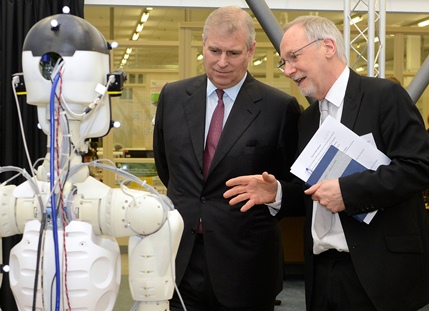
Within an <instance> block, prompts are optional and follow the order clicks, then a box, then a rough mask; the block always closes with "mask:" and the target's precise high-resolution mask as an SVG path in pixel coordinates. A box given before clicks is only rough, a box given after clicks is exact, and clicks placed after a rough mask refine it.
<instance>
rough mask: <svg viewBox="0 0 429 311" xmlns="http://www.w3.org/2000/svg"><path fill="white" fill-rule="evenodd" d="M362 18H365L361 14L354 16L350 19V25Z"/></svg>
mask: <svg viewBox="0 0 429 311" xmlns="http://www.w3.org/2000/svg"><path fill="white" fill-rule="evenodd" d="M362 20H363V18H362V16H361V15H359V16H356V17H353V18H352V19H351V20H350V25H353V24H357V23H359V22H361V21H362Z"/></svg>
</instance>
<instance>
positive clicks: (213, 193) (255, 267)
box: [154, 73, 300, 307]
mask: <svg viewBox="0 0 429 311" xmlns="http://www.w3.org/2000/svg"><path fill="white" fill-rule="evenodd" d="M206 87H207V77H206V75H202V76H198V77H194V78H190V79H186V80H182V81H178V82H173V83H169V84H167V85H165V86H164V88H163V89H162V91H161V94H160V97H159V101H158V108H157V113H156V120H155V129H154V155H155V162H156V167H157V170H158V174H159V177H160V178H161V180H162V182H163V183H164V184H165V185H166V187H167V195H168V197H169V198H170V199H171V200H172V201H173V203H174V206H175V208H177V209H178V211H179V212H180V214H181V215H182V217H183V219H184V223H185V228H184V232H183V236H182V240H181V243H180V247H179V251H178V254H177V258H176V276H177V280H176V281H177V283H180V281H181V279H182V277H183V274H184V272H185V270H186V267H187V265H188V261H189V258H190V256H191V252H192V247H193V245H194V240H195V236H196V235H195V233H196V229H197V226H198V223H199V219H200V217H201V218H202V221H203V230H204V232H203V234H204V246H205V250H206V256H207V265H208V268H209V273H210V279H211V282H212V285H213V289H214V292H215V294H216V297H217V298H218V300H219V301H220V302H221V303H222V304H223V305H225V306H229V307H243V306H248V305H257V304H259V303H266V302H270V301H271V302H272V301H273V299H275V296H276V295H277V293H279V292H280V291H281V288H282V276H283V275H282V265H283V260H282V249H281V236H280V230H279V225H278V221H277V219H276V218H274V217H272V216H271V215H270V213H269V210H268V208H267V206H265V205H262V206H255V207H253V208H252V209H251V210H250V211H248V212H246V213H242V212H240V210H239V209H240V207H241V206H242V205H241V204H240V205H236V206H230V205H229V204H228V200H225V199H224V198H223V193H224V192H225V191H226V190H227V187H226V186H225V182H226V181H227V180H228V179H230V178H233V177H237V176H241V175H248V174H261V173H262V172H264V171H268V172H276V173H278V174H280V175H281V176H284V177H285V178H286V179H290V175H289V174H290V173H289V168H290V165H291V163H292V161H293V159H294V156H295V152H296V143H297V122H298V118H299V114H300V110H299V106H298V102H297V101H296V99H295V98H294V97H291V96H289V95H287V94H285V93H283V92H281V91H279V90H277V89H275V88H272V87H270V86H268V85H265V84H263V83H261V82H259V81H257V80H255V79H254V78H253V77H252V76H251V75H250V74H249V73H248V75H247V78H246V80H245V82H244V84H243V86H242V88H241V90H240V92H239V94H238V96H237V99H236V101H235V103H234V106H233V108H232V111H231V113H230V115H229V117H228V120H227V122H226V124H225V126H224V129H223V131H222V136H221V138H220V141H219V144H218V146H217V149H216V153H215V155H214V158H213V162H212V165H211V168H210V171H209V175H208V177H207V180H206V181H205V180H204V176H203V172H202V168H203V150H204V126H205V113H206Z"/></svg>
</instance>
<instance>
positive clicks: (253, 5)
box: [246, 0, 283, 54]
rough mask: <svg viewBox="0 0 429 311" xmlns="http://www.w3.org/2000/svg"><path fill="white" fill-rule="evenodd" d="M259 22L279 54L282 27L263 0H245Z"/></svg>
mask: <svg viewBox="0 0 429 311" xmlns="http://www.w3.org/2000/svg"><path fill="white" fill-rule="evenodd" d="M246 2H247V5H248V6H249V8H250V10H252V12H253V14H254V15H255V17H256V19H257V20H258V22H259V24H261V26H262V28H263V29H264V31H265V33H266V34H267V36H268V38H269V39H270V41H271V43H272V44H273V46H274V48H275V49H276V51H277V53H279V54H280V42H281V41H282V38H283V29H282V27H280V25H279V23H278V22H277V20H276V17H275V16H274V14H273V12H272V11H271V9H270V8H269V7H268V5H267V4H266V3H265V1H264V0H246Z"/></svg>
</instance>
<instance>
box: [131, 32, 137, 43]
mask: <svg viewBox="0 0 429 311" xmlns="http://www.w3.org/2000/svg"><path fill="white" fill-rule="evenodd" d="M138 38H139V33H138V32H135V33H134V34H133V37H132V38H131V40H133V41H137V40H138Z"/></svg>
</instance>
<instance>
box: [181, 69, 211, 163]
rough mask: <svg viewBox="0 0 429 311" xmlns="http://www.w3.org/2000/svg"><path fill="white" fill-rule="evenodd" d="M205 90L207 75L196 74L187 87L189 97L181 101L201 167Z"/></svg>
mask: <svg viewBox="0 0 429 311" xmlns="http://www.w3.org/2000/svg"><path fill="white" fill-rule="evenodd" d="M206 91H207V76H206V75H201V76H198V77H197V78H195V79H194V83H192V84H191V85H189V86H188V87H187V89H186V92H187V93H188V94H189V98H188V99H187V100H185V101H184V102H183V103H182V104H183V109H184V111H185V116H186V122H187V126H188V130H189V135H190V137H191V141H192V145H193V148H194V153H195V156H196V157H197V160H198V163H199V165H200V167H203V152H204V126H205V117H206V96H207V95H206Z"/></svg>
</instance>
